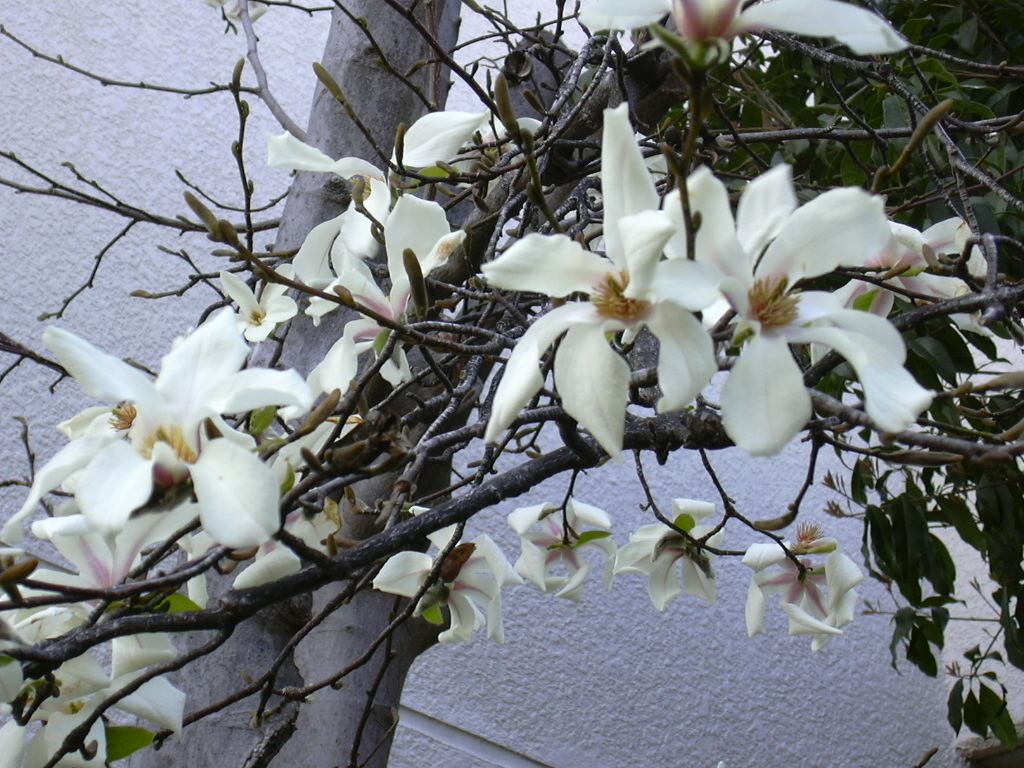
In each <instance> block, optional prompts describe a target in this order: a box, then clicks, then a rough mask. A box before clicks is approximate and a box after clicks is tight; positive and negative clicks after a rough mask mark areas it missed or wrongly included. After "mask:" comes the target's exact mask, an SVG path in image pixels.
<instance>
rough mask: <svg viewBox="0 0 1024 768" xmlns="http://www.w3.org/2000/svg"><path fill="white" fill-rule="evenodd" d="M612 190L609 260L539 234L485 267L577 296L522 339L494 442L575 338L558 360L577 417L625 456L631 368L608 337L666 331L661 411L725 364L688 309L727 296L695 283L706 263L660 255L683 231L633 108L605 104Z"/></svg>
mask: <svg viewBox="0 0 1024 768" xmlns="http://www.w3.org/2000/svg"><path fill="white" fill-rule="evenodd" d="M601 155H602V163H603V164H602V169H601V186H602V190H603V197H604V242H605V247H606V250H607V258H603V257H601V256H600V255H598V254H596V253H592V252H590V251H587V250H584V249H583V247H582V246H581V245H580V244H579V243H577V242H576V241H575V240H570V239H569V238H568V237H566V236H564V235H554V236H545V235H539V234H532V235H527V236H526V237H525V238H523V239H522V240H520V241H518V242H517V243H515V244H514V245H512V246H511V247H510V248H509V249H508V250H507V251H505V252H504V253H503V254H502V255H501V256H500V257H498V258H497V259H495V260H494V261H492V262H490V263H488V264H485V265H484V266H483V270H482V271H483V274H484V276H485V277H486V278H487V280H488V282H489V283H490V284H491V285H494V286H496V287H498V288H507V289H510V290H518V291H531V292H535V293H542V294H545V295H547V296H551V297H553V298H562V297H565V296H568V295H570V294H573V293H585V294H588V295H589V297H590V298H589V300H588V301H571V302H568V303H566V304H563V305H561V306H559V307H557V308H555V309H553V310H552V311H550V312H548V313H547V314H545V315H543V316H542V317H540V318H538V319H537V320H536V321H535V322H534V323H533V324H532V325H531V326H530V328H529V329H528V330H527V332H526V333H525V334H524V335H523V337H522V338H521V339H520V340H519V342H518V344H516V347H515V349H514V350H513V352H512V355H511V356H510V357H509V360H508V362H507V363H506V365H505V370H504V373H503V375H502V378H501V383H500V384H499V386H498V391H497V394H496V396H495V398H494V410H493V411H492V413H491V419H490V422H489V423H488V425H487V433H486V439H487V440H488V441H494V440H496V439H497V437H498V435H499V434H500V433H501V432H502V431H503V430H504V429H505V428H507V427H508V426H509V425H510V424H511V423H512V422H513V421H514V420H515V419H516V417H517V416H518V415H519V413H520V412H521V411H522V409H523V408H524V407H525V406H526V404H527V403H528V402H529V401H530V399H531V398H533V396H534V395H535V394H536V393H537V392H538V391H539V390H540V388H541V387H542V386H543V384H544V379H543V377H542V376H541V373H540V358H541V356H542V355H543V354H544V352H545V351H546V350H547V349H548V347H550V346H551V345H552V344H553V343H554V342H555V340H556V339H558V337H559V336H561V335H562V334H565V339H564V340H563V341H562V343H561V346H560V347H559V349H558V354H557V355H556V357H555V382H556V384H557V385H558V391H559V394H560V395H561V398H562V405H563V407H564V408H565V410H566V412H567V413H568V414H569V415H570V416H572V417H573V418H574V419H576V420H577V421H578V422H579V423H580V424H582V425H583V426H584V427H586V428H587V429H588V430H590V432H591V434H592V435H593V436H594V437H595V438H596V439H597V441H598V442H599V443H600V444H601V446H602V447H603V448H604V449H605V450H606V451H607V452H608V453H609V454H611V455H613V456H615V455H617V454H618V453H619V452H620V451H621V450H622V435H623V429H624V421H625V411H626V404H627V399H628V388H629V374H630V370H629V365H628V364H627V363H626V361H625V360H624V359H623V358H622V357H621V355H619V354H618V353H617V352H615V351H614V350H613V349H612V348H611V347H610V346H609V345H608V341H607V338H606V334H608V333H616V332H619V331H626V332H627V333H628V334H630V335H636V334H637V333H639V332H640V331H641V330H642V329H643V328H644V327H647V328H649V329H650V330H651V331H652V332H653V333H654V335H655V336H656V337H657V338H658V340H659V342H660V344H661V349H660V353H659V359H658V383H659V385H660V387H661V391H662V397H661V399H660V400H659V401H658V410H659V411H662V412H664V411H672V410H678V409H680V408H683V407H685V406H686V405H687V404H689V403H690V402H691V401H692V400H693V399H694V398H695V397H696V396H697V394H698V393H699V392H700V390H701V389H702V388H703V387H704V385H705V384H707V382H708V380H709V379H710V378H711V376H712V374H713V373H714V372H715V371H716V370H717V366H716V363H715V356H714V349H713V347H712V344H711V339H710V337H709V336H708V334H707V332H706V331H705V330H704V329H703V327H702V326H701V324H700V322H699V321H698V320H697V319H696V318H695V317H694V316H693V315H692V314H690V312H689V311H688V310H698V309H702V308H703V307H705V306H707V305H708V304H709V303H711V301H713V300H714V297H715V296H716V295H717V294H716V293H715V291H714V288H713V286H712V287H711V288H710V289H709V287H708V285H707V280H703V281H697V280H694V281H691V280H690V279H689V278H690V275H691V274H692V273H700V272H701V266H700V265H698V264H696V263H695V262H692V261H686V260H680V261H678V262H677V263H669V262H662V261H659V260H660V258H661V254H662V250H663V249H664V247H665V245H666V244H667V243H668V242H669V240H670V238H671V237H672V235H673V234H674V232H675V227H674V226H673V224H672V222H671V219H670V216H669V215H667V214H666V213H665V212H663V211H659V210H658V205H659V198H658V193H657V190H656V189H655V187H654V182H653V181H652V179H651V175H650V172H649V171H648V169H647V166H646V165H645V164H644V159H643V156H642V155H641V153H640V149H639V147H638V146H637V144H636V141H635V140H634V138H633V129H632V128H631V127H630V125H629V118H628V114H627V107H626V105H625V104H623V105H621V106H619V107H617V108H616V109H610V110H606V111H605V119H604V139H603V143H602V151H601Z"/></svg>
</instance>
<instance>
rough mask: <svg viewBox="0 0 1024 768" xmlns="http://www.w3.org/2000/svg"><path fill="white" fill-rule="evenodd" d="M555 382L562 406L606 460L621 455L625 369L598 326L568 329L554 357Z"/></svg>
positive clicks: (626, 377)
mask: <svg viewBox="0 0 1024 768" xmlns="http://www.w3.org/2000/svg"><path fill="white" fill-rule="evenodd" d="M555 382H556V383H557V384H558V393H559V394H560V395H561V397H562V406H563V407H564V408H565V411H566V413H568V414H569V415H570V416H572V417H573V418H574V419H576V421H578V422H579V423H580V424H581V425H582V426H584V427H586V429H588V430H589V431H590V433H591V434H592V435H593V436H594V438H595V439H596V440H597V442H599V443H600V444H601V447H602V448H604V449H605V450H606V451H607V452H608V454H609V455H610V456H613V457H614V456H618V455H619V453H620V452H621V451H622V435H623V432H624V430H625V420H626V403H627V401H628V397H629V365H628V364H627V363H626V361H625V360H623V359H622V357H621V356H620V355H619V354H618V353H616V352H615V351H614V350H613V349H612V348H611V347H610V346H609V345H608V341H607V340H606V339H605V336H604V330H603V329H602V328H601V327H600V326H594V325H579V326H576V327H574V328H571V329H569V332H568V333H567V334H566V335H565V339H564V340H563V341H562V344H561V346H560V347H559V348H558V353H557V354H556V355H555Z"/></svg>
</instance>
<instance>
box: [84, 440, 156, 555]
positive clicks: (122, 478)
mask: <svg viewBox="0 0 1024 768" xmlns="http://www.w3.org/2000/svg"><path fill="white" fill-rule="evenodd" d="M152 492H153V463H152V462H151V461H149V460H147V459H144V458H142V456H140V455H139V454H138V453H137V452H136V451H135V449H134V448H132V447H131V446H130V445H129V444H128V443H125V442H120V441H119V442H116V443H111V444H110V445H108V446H107V447H106V448H104V449H103V450H102V451H101V452H100V453H98V454H97V455H96V457H95V458H94V459H93V460H92V461H91V462H90V463H89V466H88V467H86V468H85V471H84V472H83V474H82V479H81V481H80V482H79V483H78V487H77V488H76V490H75V500H76V501H77V502H78V507H79V509H81V510H82V515H83V516H84V517H85V519H86V520H87V521H88V522H89V525H90V526H92V528H93V530H95V531H98V532H100V533H101V534H103V535H112V534H117V533H120V532H121V531H122V530H124V527H125V525H126V524H127V523H128V518H129V517H130V516H131V514H132V512H134V511H135V510H136V509H138V508H139V507H141V506H142V505H143V504H145V503H146V502H147V501H149V497H150V495H151V494H152Z"/></svg>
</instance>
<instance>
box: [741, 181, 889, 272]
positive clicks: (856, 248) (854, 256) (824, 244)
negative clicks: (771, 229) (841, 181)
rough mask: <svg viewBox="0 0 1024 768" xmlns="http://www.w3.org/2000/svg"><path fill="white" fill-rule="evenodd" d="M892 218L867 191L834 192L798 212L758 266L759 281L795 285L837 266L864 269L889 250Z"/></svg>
mask: <svg viewBox="0 0 1024 768" xmlns="http://www.w3.org/2000/svg"><path fill="white" fill-rule="evenodd" d="M889 238H890V230H889V220H888V219H887V218H886V217H885V207H884V205H883V203H882V198H880V197H878V196H877V195H871V194H868V193H867V192H865V191H864V190H863V189H858V188H856V187H845V188H843V189H830V190H829V191H828V192H825V193H823V194H821V195H818V196H817V197H816V198H814V199H813V200H811V201H810V202H809V203H807V204H806V205H802V206H800V207H799V208H797V209H796V210H795V211H794V212H793V214H792V215H791V216H790V217H789V218H788V219H787V220H786V223H785V224H784V225H783V227H782V230H781V231H780V232H779V235H778V237H776V238H775V240H774V241H772V243H771V245H769V246H768V250H767V251H766V252H765V254H764V258H762V259H761V263H760V264H759V265H758V267H757V271H756V273H755V276H756V277H757V278H774V279H782V278H787V279H788V280H789V285H790V286H792V285H793V284H795V283H796V282H797V281H798V280H801V279H803V278H805V277H817V276H818V275H824V274H827V273H829V272H831V271H832V270H833V269H835V268H836V267H838V266H850V267H857V266H863V265H864V264H866V263H867V262H868V260H869V259H871V258H872V257H873V256H875V255H876V254H877V253H879V252H880V251H881V250H882V249H884V248H885V247H886V245H887V244H888V242H889Z"/></svg>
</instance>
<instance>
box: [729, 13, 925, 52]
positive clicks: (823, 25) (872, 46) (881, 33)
mask: <svg viewBox="0 0 1024 768" xmlns="http://www.w3.org/2000/svg"><path fill="white" fill-rule="evenodd" d="M770 29H777V30H779V31H780V32H791V33H793V34H796V35H810V36H812V37H832V38H835V39H836V40H838V41H839V42H840V43H842V44H843V45H845V46H847V47H848V48H849V49H850V50H851V51H853V52H854V53H857V54H860V55H862V56H867V55H871V54H876V53H895V52H896V51H902V50H903V49H904V48H906V47H907V45H908V43H907V41H906V40H904V39H903V38H902V37H900V35H899V33H898V32H896V30H895V29H893V28H892V26H890V24H889V22H887V21H886V20H885V19H883V18H882V17H881V16H879V15H878V14H876V13H873V12H871V11H869V10H867V9H864V8H857V7H856V6H853V5H850V4H849V3H841V2H837V0H771V1H770V2H766V3H757V4H756V5H752V6H750V7H749V8H747V9H746V10H745V11H743V13H741V14H740V16H739V18H738V19H736V23H735V24H734V25H733V27H732V28H731V29H730V33H731V34H733V35H738V34H743V33H744V32H757V31H760V30H770Z"/></svg>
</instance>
